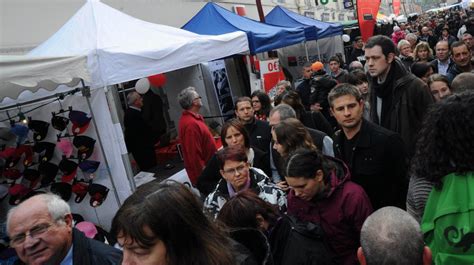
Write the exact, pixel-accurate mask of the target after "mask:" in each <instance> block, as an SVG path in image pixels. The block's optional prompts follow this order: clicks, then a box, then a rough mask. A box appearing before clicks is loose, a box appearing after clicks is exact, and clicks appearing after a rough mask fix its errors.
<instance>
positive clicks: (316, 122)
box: [281, 91, 334, 136]
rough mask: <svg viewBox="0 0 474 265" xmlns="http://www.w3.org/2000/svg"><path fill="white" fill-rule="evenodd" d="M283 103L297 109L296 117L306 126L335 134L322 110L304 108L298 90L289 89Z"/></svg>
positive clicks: (328, 133)
mask: <svg viewBox="0 0 474 265" xmlns="http://www.w3.org/2000/svg"><path fill="white" fill-rule="evenodd" d="M281 103H284V104H287V105H290V106H291V107H292V108H293V109H294V110H295V112H296V117H297V118H298V120H300V121H301V122H302V123H303V124H304V126H306V127H309V128H311V129H315V130H319V131H322V132H324V133H326V134H327V135H329V136H332V135H333V134H334V130H333V128H332V126H331V124H330V123H329V122H328V120H327V119H326V118H325V117H324V115H323V114H321V112H319V111H306V110H305V109H304V105H303V103H302V102H301V98H300V96H299V94H298V93H297V92H295V91H288V93H287V94H286V95H284V96H283V98H282V100H281ZM328 106H329V104H328ZM328 111H329V109H328Z"/></svg>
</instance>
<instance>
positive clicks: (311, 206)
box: [284, 149, 372, 265]
mask: <svg viewBox="0 0 474 265" xmlns="http://www.w3.org/2000/svg"><path fill="white" fill-rule="evenodd" d="M284 170H285V176H286V181H287V182H288V185H289V186H290V188H291V189H290V193H289V194H288V215H292V216H294V217H296V218H297V219H299V220H302V221H307V222H312V223H315V224H319V225H320V226H321V228H322V230H323V231H324V233H325V238H326V240H327V241H328V243H329V246H330V248H331V249H332V250H333V252H334V253H335V257H334V259H335V263H336V264H343V265H355V264H359V263H358V261H357V255H356V253H357V249H358V247H359V237H360V230H361V228H362V224H363V223H364V221H365V219H366V218H367V217H368V216H369V215H370V214H371V213H372V205H371V204H370V200H369V198H368V196H367V194H366V193H365V191H364V190H363V189H362V187H360V186H359V185H357V184H355V183H353V182H352V181H350V173H349V170H348V168H347V166H346V165H345V164H344V163H343V162H342V161H340V160H337V159H335V158H331V157H324V156H323V155H321V154H320V153H319V152H317V151H314V150H307V149H300V150H297V151H295V152H293V153H291V154H290V156H289V157H288V159H287V160H286V163H285V166H284Z"/></svg>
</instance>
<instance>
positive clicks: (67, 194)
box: [50, 182, 72, 201]
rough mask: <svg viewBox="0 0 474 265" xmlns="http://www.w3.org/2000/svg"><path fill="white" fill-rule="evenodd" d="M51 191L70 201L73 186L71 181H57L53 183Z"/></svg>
mask: <svg viewBox="0 0 474 265" xmlns="http://www.w3.org/2000/svg"><path fill="white" fill-rule="evenodd" d="M50 191H51V192H52V193H55V194H57V195H59V196H60V197H61V198H62V199H63V200H65V201H69V199H71V195H72V186H71V184H69V183H64V182H56V183H53V184H51V188H50Z"/></svg>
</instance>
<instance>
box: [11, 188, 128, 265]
mask: <svg viewBox="0 0 474 265" xmlns="http://www.w3.org/2000/svg"><path fill="white" fill-rule="evenodd" d="M72 222H73V221H72V214H71V210H70V208H69V205H68V204H67V202H65V201H63V200H62V199H61V198H60V197H59V196H57V195H53V194H39V195H36V196H33V197H31V198H29V199H27V200H26V201H24V202H22V203H21V204H19V205H18V206H17V207H16V208H12V209H11V210H10V213H9V215H8V220H7V229H8V235H9V237H10V239H11V241H10V244H11V246H12V247H13V248H14V249H15V251H16V253H17V254H18V257H19V258H20V260H21V262H24V263H20V264H30V265H36V264H72V265H113V264H120V263H121V260H122V252H121V251H120V250H118V249H115V248H113V247H111V246H109V245H106V244H104V243H102V242H100V241H97V240H94V239H90V238H87V237H86V236H85V235H84V234H83V233H82V232H80V231H79V230H77V229H75V228H73V225H72Z"/></svg>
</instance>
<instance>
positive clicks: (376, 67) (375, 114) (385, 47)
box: [365, 35, 434, 156]
mask: <svg viewBox="0 0 474 265" xmlns="http://www.w3.org/2000/svg"><path fill="white" fill-rule="evenodd" d="M395 52H396V49H395V44H394V43H393V42H392V40H391V39H390V38H388V37H387V36H381V35H377V36H373V37H371V38H370V39H369V41H368V42H367V44H366V45H365V58H366V60H367V62H366V66H367V68H368V78H367V79H368V81H369V87H370V91H371V93H370V117H371V120H372V122H374V123H376V124H378V125H380V126H382V127H384V128H386V129H389V130H391V131H394V132H396V133H399V134H400V136H401V137H402V139H403V142H404V143H405V148H406V149H405V150H407V154H408V155H409V156H411V155H413V153H414V151H415V142H416V138H415V137H416V134H417V132H418V130H419V128H420V126H421V122H422V120H423V116H424V114H425V113H426V111H427V109H428V107H429V105H431V104H432V103H433V101H434V100H433V96H432V95H431V93H430V90H429V89H428V87H427V85H426V84H425V83H424V82H423V81H422V80H421V79H419V78H417V77H416V76H414V75H413V74H411V73H409V72H408V71H407V70H406V69H405V67H404V66H403V65H402V63H401V62H400V60H399V59H397V58H395Z"/></svg>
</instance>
